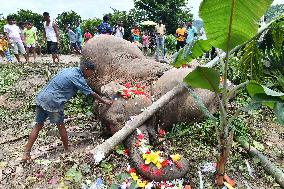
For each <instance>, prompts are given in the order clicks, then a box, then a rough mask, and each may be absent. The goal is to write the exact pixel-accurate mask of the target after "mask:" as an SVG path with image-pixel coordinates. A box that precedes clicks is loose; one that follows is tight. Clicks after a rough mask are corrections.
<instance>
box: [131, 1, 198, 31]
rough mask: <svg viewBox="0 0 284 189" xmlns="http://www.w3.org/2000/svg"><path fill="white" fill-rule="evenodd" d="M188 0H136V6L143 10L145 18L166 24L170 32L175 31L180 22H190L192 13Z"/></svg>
mask: <svg viewBox="0 0 284 189" xmlns="http://www.w3.org/2000/svg"><path fill="white" fill-rule="evenodd" d="M187 2H188V0H175V1H173V0H156V1H152V0H134V7H135V8H136V9H137V10H142V11H143V13H144V15H143V16H144V19H148V20H152V21H156V22H157V21H158V20H160V19H162V20H163V22H164V23H165V24H166V28H167V31H168V32H169V33H175V30H176V28H177V27H178V23H179V22H181V21H182V22H189V21H191V20H192V14H191V13H190V9H189V8H188V7H187Z"/></svg>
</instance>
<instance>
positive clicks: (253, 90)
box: [247, 81, 284, 100]
mask: <svg viewBox="0 0 284 189" xmlns="http://www.w3.org/2000/svg"><path fill="white" fill-rule="evenodd" d="M247 91H248V93H249V95H250V96H251V97H254V96H255V95H256V94H265V95H267V96H270V97H279V98H280V99H281V100H284V93H282V92H277V91H273V90H271V89H269V88H267V87H265V86H263V85H261V84H258V83H256V82H255V81H250V82H249V83H248V84H247Z"/></svg>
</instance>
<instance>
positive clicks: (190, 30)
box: [186, 22, 197, 44]
mask: <svg viewBox="0 0 284 189" xmlns="http://www.w3.org/2000/svg"><path fill="white" fill-rule="evenodd" d="M186 33H187V37H186V43H187V44H188V43H190V42H192V41H193V40H194V39H195V37H196V36H197V30H196V28H195V27H194V26H193V25H192V23H191V22H189V23H188V24H187V28H186Z"/></svg>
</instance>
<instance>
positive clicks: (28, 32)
mask: <svg viewBox="0 0 284 189" xmlns="http://www.w3.org/2000/svg"><path fill="white" fill-rule="evenodd" d="M36 32H37V30H36V29H34V27H33V25H32V23H31V22H27V24H26V28H25V29H24V31H23V34H24V41H25V44H26V51H27V57H28V62H29V58H30V53H33V57H34V62H35V60H36V53H35V47H36V41H37V33H36Z"/></svg>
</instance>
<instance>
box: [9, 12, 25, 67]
mask: <svg viewBox="0 0 284 189" xmlns="http://www.w3.org/2000/svg"><path fill="white" fill-rule="evenodd" d="M4 32H5V34H6V38H7V40H8V43H9V44H10V45H11V46H12V47H13V52H14V55H15V57H16V59H17V61H18V62H21V61H20V56H19V53H21V54H23V56H24V57H25V60H26V62H27V61H28V57H27V54H26V50H25V47H24V44H23V39H22V35H21V34H22V33H21V30H20V28H19V27H18V26H17V25H16V20H15V19H14V18H13V17H12V16H7V24H6V25H5V26H4Z"/></svg>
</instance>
